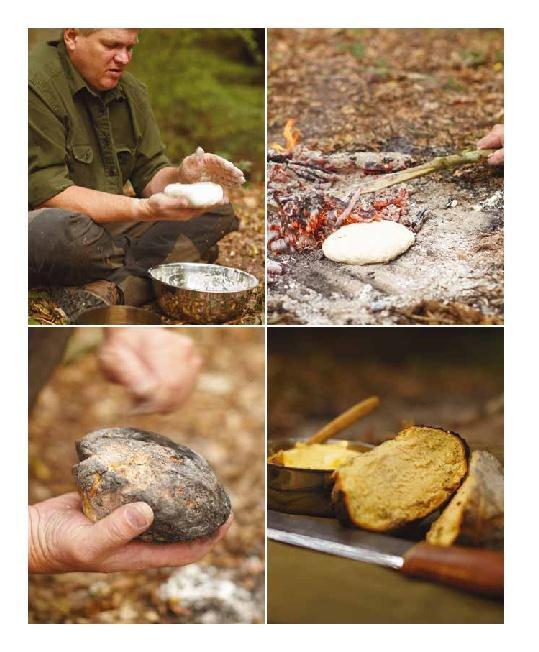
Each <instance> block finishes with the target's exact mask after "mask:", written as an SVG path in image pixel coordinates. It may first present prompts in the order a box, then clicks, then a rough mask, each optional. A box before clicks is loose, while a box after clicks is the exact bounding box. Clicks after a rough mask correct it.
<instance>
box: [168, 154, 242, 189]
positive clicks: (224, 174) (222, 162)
mask: <svg viewBox="0 0 539 652" xmlns="http://www.w3.org/2000/svg"><path fill="white" fill-rule="evenodd" d="M179 178H180V182H181V183H196V182H197V181H213V182H214V183H218V184H219V185H221V186H224V187H225V188H226V187H230V186H241V184H242V183H245V177H244V176H243V172H242V171H241V170H240V169H239V168H237V167H236V166H235V165H234V164H233V163H231V162H230V161H227V160H226V159H225V158H222V157H221V156H217V155H216V154H207V153H206V152H204V150H203V149H202V147H198V148H197V150H196V152H195V153H194V154H190V155H189V156H186V157H185V158H184V159H183V161H182V163H181V165H180V167H179Z"/></svg>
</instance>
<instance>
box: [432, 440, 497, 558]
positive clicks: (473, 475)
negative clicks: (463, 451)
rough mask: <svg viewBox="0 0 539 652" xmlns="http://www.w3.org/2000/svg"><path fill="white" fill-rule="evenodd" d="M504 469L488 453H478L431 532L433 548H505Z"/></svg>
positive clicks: (476, 452) (474, 455)
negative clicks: (460, 546)
mask: <svg viewBox="0 0 539 652" xmlns="http://www.w3.org/2000/svg"><path fill="white" fill-rule="evenodd" d="M503 493H504V491H503V470H502V467H501V464H500V463H499V462H498V460H497V459H496V458H495V457H494V456H493V455H491V454H490V453H488V452H487V451H474V452H473V453H472V456H471V460H470V470H469V473H468V476H467V478H466V480H465V481H464V482H463V483H462V485H461V487H460V488H459V490H458V491H457V492H456V494H455V495H454V496H453V498H452V499H451V501H450V502H449V504H448V505H447V507H446V509H445V510H444V512H443V513H442V514H441V516H440V517H439V518H438V519H437V520H436V521H435V522H434V523H433V525H432V526H431V528H430V530H429V531H428V533H427V541H428V543H431V544H433V545H439V546H449V545H452V544H455V543H456V544H461V545H466V546H473V547H484V548H491V549H495V550H501V549H503V542H504V503H503V501H504V497H503Z"/></svg>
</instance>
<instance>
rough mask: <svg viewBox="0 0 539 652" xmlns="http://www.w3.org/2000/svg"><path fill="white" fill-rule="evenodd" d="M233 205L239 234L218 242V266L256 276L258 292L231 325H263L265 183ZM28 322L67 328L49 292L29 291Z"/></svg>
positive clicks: (237, 193)
mask: <svg viewBox="0 0 539 652" xmlns="http://www.w3.org/2000/svg"><path fill="white" fill-rule="evenodd" d="M231 201H232V204H233V205H234V209H235V212H236V215H237V216H238V218H239V220H240V226H239V229H238V231H234V232H233V233H229V234H228V235H227V236H225V237H224V238H223V239H222V240H221V241H220V242H219V258H218V259H217V261H216V263H217V264H218V265H224V266H226V267H235V268H237V269H241V270H243V271H246V272H249V273H250V274H253V275H254V276H256V278H257V279H258V281H259V285H258V287H257V291H256V293H255V295H254V296H253V298H252V299H251V301H250V303H249V306H248V308H247V310H246V312H245V313H244V314H243V316H242V317H241V318H239V319H236V320H234V321H233V322H229V323H230V324H242V325H244V324H263V323H264V300H265V292H264V289H265V283H264V238H265V229H264V214H265V204H264V202H265V192H264V184H263V183H262V182H257V183H251V184H249V185H248V186H247V187H245V188H240V189H237V190H233V191H232V192H231ZM145 308H146V309H147V310H150V311H151V312H153V313H156V314H158V315H160V317H161V321H162V323H163V324H182V323H183V322H180V321H177V320H173V319H171V318H169V317H167V316H166V315H163V314H162V313H161V311H160V310H159V306H158V305H157V303H153V304H150V305H148V306H145ZM28 319H29V323H31V324H43V325H51V324H66V323H68V319H67V317H66V315H65V313H64V312H63V311H62V310H61V308H59V306H58V305H56V304H55V303H54V302H53V301H51V299H50V297H49V295H48V293H47V292H46V290H41V289H40V290H37V291H30V293H29V298H28Z"/></svg>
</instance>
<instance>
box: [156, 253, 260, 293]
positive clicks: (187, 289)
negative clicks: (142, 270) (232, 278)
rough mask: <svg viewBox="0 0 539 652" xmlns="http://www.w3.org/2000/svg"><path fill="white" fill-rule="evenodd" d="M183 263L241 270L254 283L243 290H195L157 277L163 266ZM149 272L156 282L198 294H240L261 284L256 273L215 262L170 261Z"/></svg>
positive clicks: (235, 270) (193, 265) (234, 270)
mask: <svg viewBox="0 0 539 652" xmlns="http://www.w3.org/2000/svg"><path fill="white" fill-rule="evenodd" d="M182 265H189V266H190V267H203V268H205V269H207V268H208V267H213V268H216V269H226V270H230V271H233V272H240V274H242V275H243V276H245V277H247V278H248V279H249V280H250V281H251V283H252V285H251V287H247V288H243V289H241V290H219V291H217V290H194V289H192V288H185V287H178V286H177V285H171V284H170V283H167V282H166V281H162V280H161V279H159V278H156V277H155V271H156V270H158V269H159V268H161V267H172V266H178V267H180V266H182ZM148 274H149V275H150V278H151V279H152V281H154V282H156V283H161V284H162V285H165V286H166V287H168V288H172V289H173V290H183V291H184V292H195V293H197V294H239V293H240V292H249V291H251V290H254V289H255V288H257V287H258V286H259V285H260V281H259V280H258V279H257V278H256V276H255V275H254V274H251V273H250V272H246V271H245V270H243V269H238V268H237V267H228V266H227V265H215V264H214V263H191V262H187V261H186V262H183V263H182V262H170V263H160V264H159V265H154V266H153V267H150V268H149V269H148Z"/></svg>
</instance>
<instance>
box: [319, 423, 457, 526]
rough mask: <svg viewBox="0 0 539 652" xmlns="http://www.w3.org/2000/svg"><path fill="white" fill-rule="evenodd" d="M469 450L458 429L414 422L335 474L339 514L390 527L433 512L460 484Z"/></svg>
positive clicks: (354, 521)
mask: <svg viewBox="0 0 539 652" xmlns="http://www.w3.org/2000/svg"><path fill="white" fill-rule="evenodd" d="M468 456H469V449H468V446H467V445H466V442H465V441H464V440H463V439H462V438H461V437H460V436H459V435H457V434H456V433H452V432H448V431H446V430H442V429H441V428H432V427H427V426H413V427H411V428H406V430H403V431H402V432H400V433H399V434H398V435H397V436H396V437H395V439H391V440H389V441H386V442H384V443H383V444H380V446H377V447H376V448H375V449H373V450H372V451H369V452H368V453H363V454H362V455H359V456H358V457H356V458H355V459H353V460H352V461H351V462H349V463H348V464H345V465H343V466H341V467H339V468H338V469H337V470H336V471H335V472H334V474H333V478H334V481H335V484H334V488H333V493H332V500H333V502H334V505H335V510H336V513H337V517H338V518H339V519H340V520H341V521H343V522H345V523H352V524H354V525H356V526H358V527H361V528H364V529H366V530H372V531H373V532H388V531H390V530H395V529H397V528H400V527H403V526H404V525H407V524H409V523H412V522H414V521H417V520H419V519H422V518H424V517H425V516H428V515H429V514H432V512H434V511H436V510H437V509H438V508H439V507H441V506H442V505H443V504H444V503H446V502H447V500H449V498H450V497H451V496H452V495H453V494H454V493H455V491H456V490H457V489H458V488H459V487H460V485H461V483H462V481H463V480H464V478H465V477H466V473H467V471H468Z"/></svg>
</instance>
